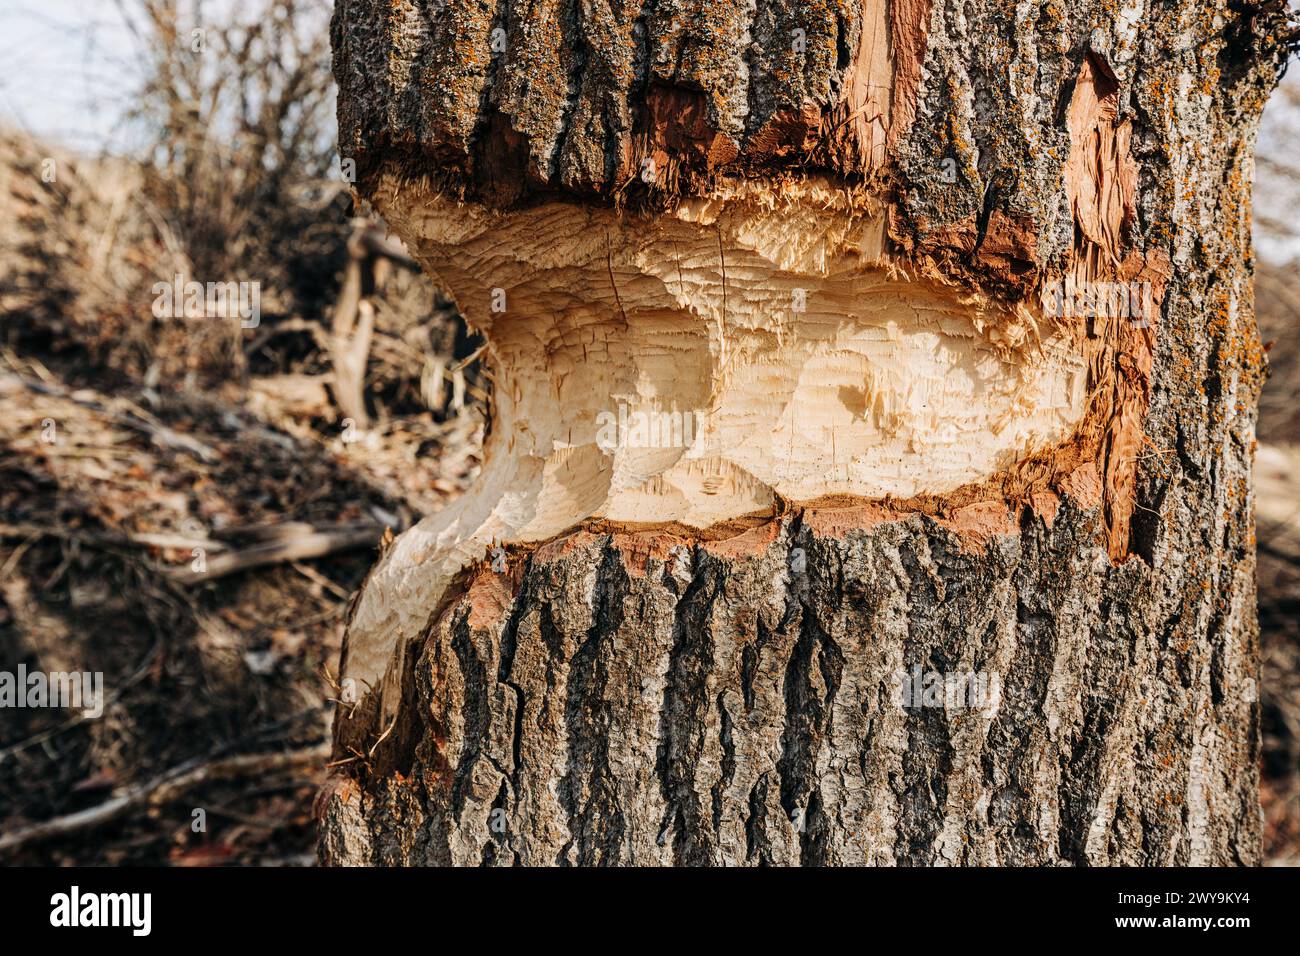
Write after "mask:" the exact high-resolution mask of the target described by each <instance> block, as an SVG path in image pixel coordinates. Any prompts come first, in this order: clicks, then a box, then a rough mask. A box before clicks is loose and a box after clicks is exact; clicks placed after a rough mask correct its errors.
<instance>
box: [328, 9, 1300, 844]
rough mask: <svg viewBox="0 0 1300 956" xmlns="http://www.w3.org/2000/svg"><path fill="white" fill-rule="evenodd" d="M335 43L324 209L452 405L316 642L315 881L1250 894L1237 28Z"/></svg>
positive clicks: (1260, 46) (406, 35)
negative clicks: (538, 871)
mask: <svg viewBox="0 0 1300 956" xmlns="http://www.w3.org/2000/svg"><path fill="white" fill-rule="evenodd" d="M333 33H334V43H335V69H336V74H337V76H338V80H339V84H340V96H339V116H340V130H341V142H342V144H343V152H344V156H345V157H346V158H349V159H353V160H355V162H356V164H357V169H358V172H359V180H358V190H359V192H360V193H361V194H362V195H363V196H365V197H367V198H369V199H371V200H372V201H373V202H374V203H375V204H376V206H377V207H378V209H379V211H380V212H381V213H382V214H383V215H384V216H385V217H386V218H387V219H388V221H389V222H390V223H391V224H392V225H393V226H394V228H395V229H396V230H397V232H398V233H399V234H400V235H401V236H402V238H403V239H404V240H405V241H406V242H407V244H408V246H409V248H410V249H411V250H412V252H413V254H414V255H415V256H416V257H417V258H418V259H420V260H421V262H422V263H424V264H425V265H426V266H427V267H429V268H430V269H432V270H433V271H434V272H435V273H436V274H437V275H439V276H440V277H441V279H442V280H443V282H444V283H445V285H446V286H447V288H448V290H449V291H450V293H451V294H453V295H454V296H455V297H456V299H457V301H458V303H459V304H460V306H461V307H462V309H463V310H465V312H466V314H467V317H468V318H469V319H470V320H471V321H472V322H474V323H475V324H476V325H478V326H479V327H480V328H482V329H483V330H484V333H485V335H486V336H487V339H488V342H489V358H490V364H491V366H492V368H493V371H494V374H495V376H496V388H495V390H494V396H493V398H494V407H493V425H492V429H491V432H490V435H489V438H488V443H487V448H486V450H485V466H484V475H483V478H482V480H481V481H480V483H479V487H478V488H477V489H476V490H475V491H474V492H472V493H471V494H470V495H469V496H467V497H466V499H465V500H464V501H462V502H458V503H457V504H456V505H455V506H453V507H452V508H449V509H448V511H447V512H446V513H445V514H441V515H435V516H433V517H431V518H428V519H425V521H424V522H422V523H421V525H420V526H418V527H417V528H415V529H413V530H412V531H410V532H408V533H407V534H406V535H404V536H403V537H402V538H400V539H399V540H398V541H397V542H396V543H395V544H394V545H393V546H392V547H390V548H389V549H388V550H387V551H386V553H385V554H384V555H383V557H382V559H381V561H380V563H379V565H378V566H377V567H376V569H375V570H374V571H373V572H372V574H371V576H370V578H369V579H368V580H367V583H366V586H365V587H364V588H363V590H362V592H361V594H360V595H359V598H358V600H357V601H356V603H355V604H354V606H353V608H352V612H351V614H350V616H349V627H348V637H347V643H346V646H345V649H344V660H343V664H342V675H343V686H344V699H345V701H346V703H345V705H344V706H343V707H342V708H341V710H340V714H339V717H338V720H337V722H336V729H335V750H336V763H335V770H334V775H333V777H332V778H331V782H330V784H329V785H328V786H327V788H326V789H325V791H324V792H323V793H322V797H321V801H320V804H319V807H320V813H321V820H322V828H321V844H320V847H321V857H322V860H323V861H325V862H328V863H339V864H366V863H376V864H409V863H454V864H480V863H485V864H486V863H497V864H510V863H524V864H612V863H632V864H672V863H689V864H763V863H772V864H776V863H780V864H800V863H802V864H840V863H850V864H852V863H865V864H875V865H894V864H1051V863H1074V864H1083V863H1087V864H1093V865H1097V864H1138V865H1163V864H1251V863H1255V862H1257V860H1258V856H1259V839H1260V813H1259V806H1258V793H1257V770H1256V764H1257V756H1258V745H1259V744H1258V730H1257V722H1258V716H1257V704H1256V699H1257V695H1256V694H1255V684H1254V682H1255V680H1256V678H1257V672H1258V654H1257V646H1256V636H1257V635H1256V624H1255V610H1254V603H1255V597H1254V537H1253V517H1252V493H1251V468H1252V459H1253V452H1254V418H1255V406H1256V399H1257V395H1258V389H1259V386H1260V383H1261V381H1262V378H1263V375H1264V370H1265V358H1264V355H1263V351H1262V349H1261V347H1260V344H1259V341H1258V336H1257V334H1256V329H1255V322H1254V317H1253V311H1252V290H1251V284H1250V270H1251V258H1250V218H1249V215H1250V214H1249V209H1250V183H1251V176H1252V147H1253V141H1254V135H1255V127H1256V122H1257V119H1258V116H1259V113H1260V111H1261V109H1262V107H1263V104H1264V101H1265V99H1266V97H1267V95H1268V93H1269V91H1270V89H1271V87H1272V85H1273V83H1274V82H1275V80H1276V76H1277V73H1278V71H1279V69H1280V66H1281V64H1282V62H1283V60H1284V58H1285V54H1286V49H1285V39H1284V37H1285V14H1284V8H1283V5H1282V4H1281V3H1278V2H1271V0H1270V2H1266V3H1263V4H1256V5H1249V6H1244V5H1241V4H1235V3H1234V4H1229V3H1225V2H1220V3H1208V4H1202V3H1190V2H1168V3H1163V4H1152V3H1149V2H1145V0H1133V2H1132V3H1127V4H1123V5H1121V6H1118V7H1116V6H1115V5H1114V4H1105V3H1101V2H1095V3H1094V2H1087V0H1084V2H1080V3H1071V4H1068V5H1064V4H1062V5H1057V4H1055V3H1047V4H1044V5H1037V4H1025V3H1022V4H1019V5H1016V4H1012V5H1007V4H999V3H994V2H992V0H965V2H960V3H957V2H953V3H943V2H941V0H933V2H932V0H831V2H793V0H791V2H782V0H758V2H757V3H754V2H752V0H751V2H746V3H739V2H731V0H655V2H653V3H649V4H646V5H641V6H634V5H627V4H622V3H617V2H596V3H590V4H589V3H579V2H573V0H542V2H528V3H524V2H522V0H502V2H500V3H493V4H487V3H476V2H470V0H464V2H461V0H448V2H447V3H446V4H441V3H434V2H432V0H425V2H420V0H403V2H397V3H394V2H391V0H339V2H338V4H337V7H336V13H335V20H334V31H333ZM1120 285H1122V286H1123V287H1124V289H1125V290H1126V291H1125V295H1126V296H1127V295H1128V291H1127V290H1133V291H1134V292H1135V293H1136V292H1137V291H1138V290H1140V291H1141V297H1140V298H1139V297H1138V296H1136V295H1135V296H1134V298H1133V300H1132V301H1129V300H1128V299H1125V300H1124V301H1125V302H1128V303H1129V306H1130V308H1129V309H1128V311H1127V312H1125V311H1124V310H1123V309H1122V308H1117V307H1115V303H1114V302H1113V301H1112V302H1111V304H1110V305H1104V304H1102V303H1101V302H1100V301H1097V300H1096V299H1093V298H1088V297H1077V298H1075V297H1071V298H1070V307H1069V308H1064V309H1062V308H1061V301H1062V300H1061V297H1060V296H1061V291H1062V290H1063V289H1064V290H1066V291H1067V293H1070V292H1073V291H1074V290H1082V291H1083V292H1087V293H1089V294H1090V295H1091V294H1092V293H1100V292H1104V291H1105V290H1114V289H1116V288H1118V287H1119V286H1120ZM1138 301H1141V302H1142V303H1143V307H1142V308H1140V309H1139V308H1134V306H1135V305H1136V303H1137V302H1138ZM616 409H618V413H619V414H627V415H630V416H631V417H632V418H633V419H634V420H635V416H637V415H638V414H645V413H649V414H665V413H672V414H675V415H678V416H679V417H678V418H675V419H673V420H672V421H673V422H674V424H675V425H678V426H679V425H680V424H681V423H682V421H683V420H684V421H685V422H687V423H688V426H690V425H693V426H695V428H696V429H697V430H696V431H695V432H694V433H688V434H687V435H686V436H685V437H684V438H679V439H674V440H672V441H662V440H661V441H654V440H651V441H649V442H646V441H639V440H635V439H633V440H628V435H627V433H626V429H625V428H624V425H625V422H624V421H623V420H622V419H619V420H618V423H617V424H616V425H614V426H613V429H614V435H615V437H614V439H613V440H612V441H611V440H609V438H608V435H604V434H603V433H602V429H603V428H608V427H611V426H610V422H611V420H612V418H613V417H617V416H615V415H614V412H615V410H616ZM682 415H684V416H686V417H685V418H684V419H683V418H681V417H680V416H682ZM688 432H689V427H688ZM633 435H635V427H634V428H633ZM642 437H643V438H644V437H645V436H642ZM660 437H661V438H662V435H661V436H660Z"/></svg>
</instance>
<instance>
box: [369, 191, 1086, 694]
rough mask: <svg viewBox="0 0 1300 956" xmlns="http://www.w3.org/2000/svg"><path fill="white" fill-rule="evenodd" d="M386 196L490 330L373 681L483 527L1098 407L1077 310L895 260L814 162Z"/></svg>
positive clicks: (406, 553) (1061, 423) (905, 485)
mask: <svg viewBox="0 0 1300 956" xmlns="http://www.w3.org/2000/svg"><path fill="white" fill-rule="evenodd" d="M375 198H376V202H377V204H378V206H379V207H380V208H381V210H382V211H383V213H384V215H385V216H386V217H387V218H388V219H389V221H390V222H391V223H392V224H393V225H394V227H395V228H396V229H397V230H398V232H399V233H400V234H401V235H403V236H404V237H405V238H406V239H407V241H408V243H410V244H411V246H412V248H413V249H414V251H415V254H416V255H418V257H419V258H420V259H421V260H422V261H423V262H424V263H425V264H426V265H427V266H428V267H429V268H430V269H431V270H432V271H433V272H434V273H435V275H437V276H438V277H439V278H440V280H441V281H442V283H443V284H444V287H445V288H446V289H447V290H448V291H449V292H450V293H451V294H452V295H453V296H454V297H455V298H456V300H457V302H458V304H459V305H460V307H461V309H462V311H463V312H464V314H465V315H466V316H467V318H468V319H469V320H470V321H471V322H472V323H474V324H475V325H477V326H478V327H479V328H480V329H481V330H482V331H483V333H484V334H485V336H486V338H487V340H488V342H489V355H490V364H491V367H492V369H493V372H494V374H495V381H496V389H495V391H494V408H493V425H492V428H491V434H490V437H489V440H488V445H487V447H486V448H485V461H484V467H483V474H482V477H481V479H480V481H479V484H478V486H477V488H476V489H475V490H473V491H471V492H470V493H469V494H468V495H466V496H465V497H464V498H463V499H461V500H460V501H458V502H456V503H454V504H453V505H451V506H450V507H448V508H447V509H446V510H445V511H444V512H442V513H440V514H438V515H434V516H432V517H430V518H428V519H426V520H425V521H423V522H421V524H420V525H419V526H418V527H416V528H415V529H413V530H412V531H411V532H409V533H408V534H406V535H404V536H403V537H402V539H401V540H400V541H399V542H398V544H397V546H396V547H395V548H394V549H393V551H392V552H390V554H389V555H387V556H386V557H385V559H384V561H383V562H382V563H381V565H380V566H379V567H378V569H377V570H376V571H375V573H374V574H373V576H372V578H371V580H370V582H369V583H368V585H367V587H366V589H365V590H364V591H363V593H362V596H361V599H360V601H359V603H358V606H357V608H356V613H355V617H354V619H353V621H352V624H351V629H350V631H349V646H348V655H347V656H348V660H347V676H350V677H354V678H356V679H358V680H359V681H361V682H367V683H371V684H373V683H376V682H377V681H378V680H379V678H380V677H381V675H382V673H383V671H384V669H385V668H386V667H387V666H388V663H389V659H390V657H391V656H392V653H391V652H392V648H393V646H394V642H395V641H397V640H399V639H400V638H401V637H402V636H406V637H413V636H414V634H415V633H417V632H418V628H419V627H420V626H422V625H423V623H424V621H423V620H419V621H415V620H412V621H403V620H400V619H399V618H400V615H402V614H404V613H406V612H405V611H404V610H403V609H404V608H407V607H413V608H425V609H427V608H429V607H430V606H432V605H436V603H437V600H436V595H438V594H440V593H442V591H443V589H444V588H445V587H446V584H447V582H448V581H450V579H451V577H452V576H454V575H455V574H456V573H458V572H459V571H460V570H461V569H462V568H463V567H465V566H466V565H467V564H469V563H472V562H474V561H477V560H479V559H480V558H481V557H482V555H483V553H484V550H485V548H487V547H488V546H489V544H490V543H495V542H508V543H509V542H513V543H526V542H539V541H543V540H545V539H547V538H551V537H553V536H555V535H557V534H559V533H561V532H563V531H566V530H568V529H571V528H573V527H574V526H576V525H578V524H580V523H581V522H583V521H586V520H589V519H592V520H600V519H604V520H608V521H611V522H618V523H640V524H676V525H683V526H686V527H691V528H699V529H703V528H708V527H710V526H714V525H717V524H720V523H723V522H726V521H729V520H731V519H736V518H740V517H743V516H748V515H755V514H771V513H772V512H773V511H774V510H777V509H778V507H783V505H782V504H780V503H782V502H792V503H796V504H797V503H800V502H810V501H815V500H818V499H824V498H827V497H838V498H842V499H843V498H848V499H859V500H868V499H881V498H887V497H893V498H910V497H914V496H918V495H923V494H929V495H942V494H944V493H946V492H950V491H953V490H955V489H957V488H960V487H962V486H965V485H970V484H972V483H978V482H980V481H983V480H985V479H988V478H990V477H992V476H993V475H995V474H996V473H998V472H999V471H1002V470H1004V469H1007V468H1010V467H1012V466H1013V465H1015V464H1016V463H1017V462H1019V461H1022V460H1024V459H1025V458H1027V457H1030V456H1032V455H1034V454H1035V453H1038V452H1042V451H1045V450H1048V449H1050V448H1052V447H1053V446H1054V445H1056V444H1059V443H1060V442H1062V441H1064V440H1065V439H1067V438H1068V437H1069V436H1070V435H1071V433H1072V431H1073V429H1074V427H1075V426H1076V424H1077V423H1078V422H1079V421H1080V420H1081V419H1082V417H1083V416H1084V414H1085V411H1086V408H1087V398H1088V395H1087V392H1088V389H1087V384H1088V363H1087V358H1086V356H1085V354H1084V352H1083V346H1082V343H1081V342H1080V341H1079V338H1078V336H1077V334H1076V332H1075V330H1074V328H1072V327H1069V326H1067V325H1065V324H1061V325H1057V324H1053V323H1052V322H1051V321H1050V320H1043V319H1042V317H1041V316H1039V317H1037V318H1035V317H1034V316H1033V315H1031V314H1030V312H1029V311H1028V310H1027V308H1026V307H1024V306H1020V307H1017V308H1010V307H1007V306H1005V305H1002V304H1000V303H997V302H994V301H992V300H989V299H987V298H985V297H983V296H982V295H980V294H978V293H976V292H970V291H967V290H963V289H960V288H958V287H956V286H952V285H945V284H941V283H940V282H938V281H935V280H922V279H916V278H908V277H906V276H905V274H904V272H903V270H901V269H900V268H898V267H897V264H896V263H893V262H891V261H890V259H889V257H888V256H887V255H886V253H885V251H884V228H883V220H882V216H881V213H880V210H879V207H878V206H876V205H875V204H874V203H873V202H871V201H868V200H865V199H863V198H861V197H857V198H853V197H852V196H851V195H850V194H847V193H846V192H845V191H844V190H842V189H840V188H838V187H835V186H832V185H831V184H830V183H828V182H826V181H824V180H820V179H815V178H813V179H807V180H802V181H797V182H794V183H791V182H786V183H783V184H782V185H781V187H780V189H779V190H778V189H777V188H775V187H771V186H765V185H761V184H756V183H741V182H735V183H728V184H723V185H722V186H720V187H719V188H718V189H717V190H716V191H715V192H714V194H712V195H711V196H709V197H708V198H701V199H690V200H686V201H684V202H683V203H682V204H681V205H680V206H679V207H678V208H677V210H676V211H675V212H674V213H672V214H670V215H665V216H661V217H659V218H657V219H656V220H654V221H653V222H652V221H650V220H647V219H642V218H638V217H633V216H627V215H622V214H620V213H619V212H618V211H616V210H614V209H610V208H603V207H594V206H587V205H579V204H576V203H549V204H544V205H540V206H535V207H532V208H527V209H523V210H519V211H515V212H510V213H502V212H497V211H493V210H488V209H485V208H483V207H479V206H466V205H459V204H456V203H454V202H453V201H451V200H449V199H446V198H443V197H441V196H439V195H436V194H433V193H428V192H421V191H419V190H417V189H415V188H413V187H412V186H411V184H409V183H402V184H400V185H399V183H397V182H395V181H390V180H382V181H381V183H380V185H379V188H378V189H377V190H376V194H375ZM502 299H504V301H505V303H506V308H505V309H504V311H499V310H494V309H493V305H494V304H499V303H500V302H501V301H502ZM416 590H418V591H420V592H422V593H423V594H424V595H426V597H424V598H422V599H420V600H417V601H409V600H405V599H402V598H401V597H399V596H397V594H396V593H395V592H400V593H401V594H407V593H414V592H415V591H416ZM431 602H432V604H431Z"/></svg>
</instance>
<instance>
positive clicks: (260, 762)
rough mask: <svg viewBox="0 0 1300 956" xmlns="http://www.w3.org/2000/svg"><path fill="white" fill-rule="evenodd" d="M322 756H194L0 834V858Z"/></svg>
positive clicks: (322, 747) (315, 752) (314, 751)
mask: <svg viewBox="0 0 1300 956" xmlns="http://www.w3.org/2000/svg"><path fill="white" fill-rule="evenodd" d="M328 754H329V747H328V746H327V745H326V744H319V745H317V746H315V747H308V748H306V749H303V750H291V751H288V752H287V753H283V752H282V753H264V754H236V755H233V756H229V757H221V758H217V759H211V758H206V757H198V758H195V759H193V760H187V761H185V762H184V763H182V764H180V765H178V766H176V767H173V768H171V769H170V770H167V771H165V772H163V773H161V774H159V775H158V776H156V777H153V778H152V779H150V780H146V781H144V782H143V783H138V784H133V785H129V786H126V787H123V788H121V789H120V790H119V791H118V792H117V793H116V794H115V795H114V796H113V797H112V798H111V799H109V800H106V801H105V802H104V803H101V804H99V805H98V806H94V807H88V808H87V809H85V810H78V811H77V812H76V813H69V814H65V815H64V816H61V817H55V818H54V819H53V820H45V821H43V822H41V823H33V824H31V825H30V826H26V827H20V828H19V829H16V830H11V831H10V832H8V833H3V834H0V853H2V852H4V851H6V850H11V851H12V850H17V849H19V848H21V847H23V846H26V845H28V844H30V843H35V842H38V841H40V840H48V839H50V838H52V837H60V836H68V835H69V834H73V833H80V832H81V831H83V830H88V829H90V828H91V827H97V826H102V825H103V824H105V823H109V822H111V821H113V820H116V819H119V818H120V817H122V816H124V815H126V814H127V813H130V812H131V811H133V810H136V809H139V808H140V807H143V806H157V805H159V804H163V803H166V802H167V801H169V800H173V799H175V798H177V797H179V796H181V795H182V794H183V793H185V792H186V791H187V790H190V789H192V788H193V787H196V786H198V785H199V784H202V783H208V782H210V781H213V780H225V779H230V778H235V777H247V776H263V775H265V774H268V773H274V772H276V771H283V770H291V769H300V768H303V767H309V766H315V765H317V764H319V763H320V762H321V761H322V760H324V759H325V757H326V756H328Z"/></svg>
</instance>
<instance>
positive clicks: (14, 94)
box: [0, 0, 140, 151]
mask: <svg viewBox="0 0 1300 956" xmlns="http://www.w3.org/2000/svg"><path fill="white" fill-rule="evenodd" d="M0 23H2V24H4V30H3V31H2V32H0V123H3V124H5V125H8V126H11V127H17V128H18V129H23V130H27V131H29V132H31V133H33V134H35V135H38V136H40V137H42V138H45V139H50V140H54V141H56V142H58V143H60V144H62V145H64V146H69V147H72V148H75V149H85V150H96V151H97V150H99V149H102V148H105V147H108V148H112V147H113V146H114V145H115V144H116V143H117V141H120V140H122V138H123V133H122V130H121V128H120V119H121V115H122V113H123V110H124V109H125V107H126V104H127V99H128V94H129V92H130V90H131V89H132V87H133V86H134V84H135V83H136V82H137V80H138V79H139V75H140V74H139V71H138V70H137V68H136V66H135V63H134V61H133V58H132V53H133V43H132V37H131V34H130V31H129V30H128V29H127V26H126V24H125V22H124V21H123V19H122V17H121V16H120V15H119V13H118V8H117V4H116V3H115V2H114V0H0Z"/></svg>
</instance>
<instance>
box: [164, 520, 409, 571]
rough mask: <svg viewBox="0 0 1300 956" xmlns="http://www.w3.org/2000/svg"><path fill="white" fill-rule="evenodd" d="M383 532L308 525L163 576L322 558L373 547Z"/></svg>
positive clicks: (380, 529)
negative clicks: (202, 566) (197, 568)
mask: <svg viewBox="0 0 1300 956" xmlns="http://www.w3.org/2000/svg"><path fill="white" fill-rule="evenodd" d="M383 533H384V529H383V527H381V526H380V525H378V524H374V523H370V522H367V523H365V524H359V525H344V526H341V527H338V528H332V529H329V530H320V529H317V528H313V527H311V526H310V525H308V526H305V527H303V528H302V529H301V530H298V531H296V533H294V534H292V535H291V536H288V537H282V538H279V539H277V540H274V541H266V542H261V543H258V544H255V545H252V546H251V547H248V548H243V549H241V550H239V551H224V552H222V553H220V554H218V555H216V556H215V557H211V558H207V559H206V568H205V569H204V570H203V571H194V570H192V569H190V568H186V569H184V570H170V571H168V572H167V576H168V577H169V578H171V580H173V581H175V582H177V583H178V584H199V583H201V582H203V581H209V580H212V579H214V578H220V577H224V576H226V575H227V574H235V573H237V572H239V571H248V570H250V569H252V568H260V567H264V566H266V565H268V564H281V563H284V562H286V561H302V560H305V559H307V558H323V557H325V556H326V555H329V554H334V553H335V552H338V551H349V550H351V549H353V548H365V547H375V546H377V545H378V544H379V538H380V535H382V534H383Z"/></svg>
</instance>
